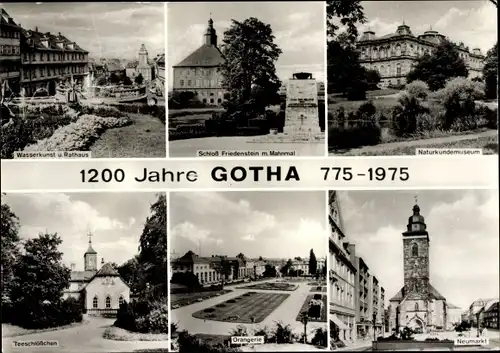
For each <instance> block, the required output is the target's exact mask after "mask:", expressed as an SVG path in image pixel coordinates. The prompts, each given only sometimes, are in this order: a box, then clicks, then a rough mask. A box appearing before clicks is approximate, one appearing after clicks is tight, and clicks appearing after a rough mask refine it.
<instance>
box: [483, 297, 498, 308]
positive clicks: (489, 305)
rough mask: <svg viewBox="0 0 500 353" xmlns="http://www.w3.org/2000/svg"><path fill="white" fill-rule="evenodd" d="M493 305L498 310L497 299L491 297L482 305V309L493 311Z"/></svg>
mask: <svg viewBox="0 0 500 353" xmlns="http://www.w3.org/2000/svg"><path fill="white" fill-rule="evenodd" d="M495 304H496V305H495ZM495 306H496V310H498V299H493V300H490V301H489V302H488V303H486V305H485V306H484V311H493V310H495Z"/></svg>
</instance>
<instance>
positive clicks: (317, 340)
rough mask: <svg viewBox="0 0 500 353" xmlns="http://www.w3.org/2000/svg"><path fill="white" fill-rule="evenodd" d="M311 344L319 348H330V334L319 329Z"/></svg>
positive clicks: (315, 332)
mask: <svg viewBox="0 0 500 353" xmlns="http://www.w3.org/2000/svg"><path fill="white" fill-rule="evenodd" d="M311 343H312V344H313V345H315V346H319V347H327V346H328V332H327V331H326V330H325V329H323V328H321V327H319V328H317V329H316V330H315V331H314V336H313V338H312V340H311Z"/></svg>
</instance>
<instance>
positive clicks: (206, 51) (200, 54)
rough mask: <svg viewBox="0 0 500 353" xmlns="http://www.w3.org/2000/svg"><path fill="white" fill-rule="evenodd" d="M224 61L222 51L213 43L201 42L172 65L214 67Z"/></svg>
mask: <svg viewBox="0 0 500 353" xmlns="http://www.w3.org/2000/svg"><path fill="white" fill-rule="evenodd" d="M223 62H224V59H223V57H222V53H221V51H220V50H219V48H217V47H216V46H214V45H209V44H203V45H202V46H201V47H199V48H198V49H196V50H195V51H194V52H192V53H191V54H190V55H188V56H187V57H186V58H185V59H184V60H182V61H181V62H180V63H178V64H177V65H175V66H174V67H199V66H205V67H214V66H220V65H221V64H222V63H223Z"/></svg>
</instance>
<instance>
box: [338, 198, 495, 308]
mask: <svg viewBox="0 0 500 353" xmlns="http://www.w3.org/2000/svg"><path fill="white" fill-rule="evenodd" d="M338 196H339V202H340V209H341V213H342V218H343V220H344V233H345V234H346V236H347V237H348V238H349V241H351V242H353V243H355V244H356V255H357V256H361V257H363V259H365V261H366V263H367V265H368V267H369V268H370V269H371V271H372V273H373V274H374V275H375V276H376V277H377V278H378V279H379V281H380V282H381V285H382V286H383V287H384V288H385V292H386V300H387V303H386V304H388V300H389V299H390V298H392V297H393V296H394V295H395V294H396V293H397V291H398V290H399V289H401V287H402V286H403V241H402V235H401V234H402V232H404V231H406V225H407V223H408V218H409V217H410V216H411V215H412V214H413V211H412V208H413V205H414V204H415V201H414V197H415V196H417V200H418V205H419V206H420V214H421V215H422V216H424V217H425V221H426V224H427V231H428V232H429V237H430V260H429V262H430V281H431V284H432V285H433V286H434V287H435V288H436V289H437V290H438V291H439V292H440V293H441V294H442V295H443V296H445V297H446V299H447V301H448V302H449V303H452V304H454V305H457V306H459V307H460V308H462V309H464V310H465V309H466V308H468V306H469V305H470V304H471V303H472V302H473V301H474V300H476V299H479V298H487V299H488V298H498V297H499V270H498V263H499V252H498V248H499V237H498V225H499V221H498V214H499V206H498V191H497V190H441V191H436V190H427V191H418V192H417V193H415V191H339V194H338Z"/></svg>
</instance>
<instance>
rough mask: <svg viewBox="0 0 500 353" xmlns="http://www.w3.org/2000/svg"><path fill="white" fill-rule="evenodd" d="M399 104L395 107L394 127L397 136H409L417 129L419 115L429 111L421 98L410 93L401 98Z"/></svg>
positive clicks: (393, 114)
mask: <svg viewBox="0 0 500 353" xmlns="http://www.w3.org/2000/svg"><path fill="white" fill-rule="evenodd" d="M398 102H399V105H397V106H395V107H394V108H393V112H392V128H393V131H394V133H395V134H396V135H397V136H407V135H411V134H413V133H415V132H416V131H417V118H418V116H420V115H422V114H424V113H428V112H429V110H428V108H427V107H425V106H423V105H422V104H421V103H420V100H419V99H418V98H417V97H416V96H413V95H409V94H408V93H406V94H403V95H402V96H401V97H400V98H399V101H398Z"/></svg>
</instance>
